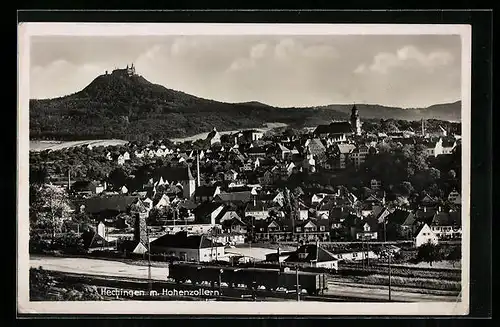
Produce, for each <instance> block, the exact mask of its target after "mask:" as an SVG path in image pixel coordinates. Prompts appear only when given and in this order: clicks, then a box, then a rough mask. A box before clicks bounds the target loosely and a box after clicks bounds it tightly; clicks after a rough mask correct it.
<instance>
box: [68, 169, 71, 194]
mask: <svg viewBox="0 0 500 327" xmlns="http://www.w3.org/2000/svg"><path fill="white" fill-rule="evenodd" d="M69 190H71V169H68V191H69Z"/></svg>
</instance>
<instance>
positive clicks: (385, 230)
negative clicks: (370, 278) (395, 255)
mask: <svg viewBox="0 0 500 327" xmlns="http://www.w3.org/2000/svg"><path fill="white" fill-rule="evenodd" d="M386 224H387V218H384V246H385V247H386V253H387V256H388V259H387V262H388V265H389V301H391V251H389V250H388V248H387V229H386V227H385V226H386Z"/></svg>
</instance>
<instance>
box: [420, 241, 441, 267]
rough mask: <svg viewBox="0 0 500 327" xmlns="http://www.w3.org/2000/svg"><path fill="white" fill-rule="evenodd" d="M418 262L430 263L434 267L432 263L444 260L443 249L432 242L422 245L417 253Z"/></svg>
mask: <svg viewBox="0 0 500 327" xmlns="http://www.w3.org/2000/svg"><path fill="white" fill-rule="evenodd" d="M417 259H418V261H424V262H428V263H429V265H430V266H431V267H432V263H433V262H436V261H441V260H442V255H441V249H440V247H439V246H438V245H436V244H433V243H431V242H428V243H425V244H422V245H421V246H420V247H419V248H418V252H417Z"/></svg>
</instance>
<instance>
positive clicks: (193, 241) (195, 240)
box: [151, 232, 224, 249]
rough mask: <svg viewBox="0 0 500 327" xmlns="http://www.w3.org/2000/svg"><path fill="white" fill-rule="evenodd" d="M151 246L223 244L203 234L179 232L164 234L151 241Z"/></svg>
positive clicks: (183, 247)
mask: <svg viewBox="0 0 500 327" xmlns="http://www.w3.org/2000/svg"><path fill="white" fill-rule="evenodd" d="M151 246H160V247H171V248H180V249H204V248H211V247H212V246H219V247H220V246H224V245H223V244H220V243H216V242H213V241H212V240H210V239H208V238H207V237H205V236H204V235H189V236H187V233H185V232H184V233H183V232H179V233H177V234H174V235H171V234H165V235H163V236H161V237H159V238H157V239H156V240H154V241H153V242H151Z"/></svg>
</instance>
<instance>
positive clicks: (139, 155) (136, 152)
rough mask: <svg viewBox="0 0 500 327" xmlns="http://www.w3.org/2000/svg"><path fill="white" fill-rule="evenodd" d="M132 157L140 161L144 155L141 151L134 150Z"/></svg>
mask: <svg viewBox="0 0 500 327" xmlns="http://www.w3.org/2000/svg"><path fill="white" fill-rule="evenodd" d="M134 155H135V157H136V158H139V159H140V158H144V155H145V153H144V150H141V151H138V150H135V152H134Z"/></svg>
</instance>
